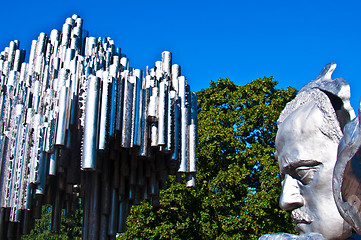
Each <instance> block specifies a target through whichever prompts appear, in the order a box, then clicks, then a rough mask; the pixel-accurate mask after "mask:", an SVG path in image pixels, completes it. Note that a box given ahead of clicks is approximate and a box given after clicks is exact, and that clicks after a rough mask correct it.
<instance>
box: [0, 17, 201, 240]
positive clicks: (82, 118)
mask: <svg viewBox="0 0 361 240" xmlns="http://www.w3.org/2000/svg"><path fill="white" fill-rule="evenodd" d="M82 25H83V20H82V19H81V18H79V17H78V16H76V15H73V16H72V17H71V18H68V19H66V22H65V24H64V25H63V28H62V31H58V30H53V31H51V34H50V35H49V36H48V35H46V34H45V33H41V34H40V35H39V37H38V39H37V40H33V42H32V46H31V51H30V56H29V61H28V63H26V62H25V50H22V49H19V41H12V42H11V43H10V45H9V47H7V48H5V50H4V51H3V52H1V54H0V84H1V96H0V109H1V111H0V174H1V175H0V205H1V208H0V238H1V239H3V238H4V239H12V238H15V239H16V238H17V237H18V236H19V234H26V233H28V232H29V231H30V229H31V227H32V225H33V223H34V218H38V217H40V213H41V207H42V205H44V204H46V203H49V204H51V205H52V222H51V228H52V229H53V230H58V229H59V226H60V216H61V212H62V209H65V210H66V212H71V211H72V210H74V209H73V208H74V205H75V204H74V203H76V202H79V199H81V203H82V205H83V211H84V215H83V239H115V235H116V233H119V232H122V231H124V227H125V219H126V216H127V215H128V213H129V209H130V206H131V205H132V204H139V203H140V202H141V200H143V199H148V200H150V201H151V202H152V204H153V205H158V204H159V189H161V188H164V187H165V186H166V180H167V178H168V175H176V174H177V175H178V176H179V175H185V176H186V178H187V183H186V184H187V186H188V187H193V186H195V171H196V153H195V149H196V143H197V96H196V94H195V93H194V92H191V91H190V87H189V85H188V84H187V81H186V78H185V77H184V76H181V73H180V72H181V71H180V66H179V65H176V64H173V65H172V54H171V53H170V52H163V53H162V60H161V61H157V62H156V63H155V67H154V68H151V69H149V68H148V67H147V68H146V70H145V71H144V72H143V71H141V70H139V69H133V68H131V67H130V66H129V60H128V58H126V56H125V55H124V54H122V53H121V49H120V48H118V47H116V46H115V45H114V42H113V40H111V39H110V38H103V39H101V38H94V37H88V32H87V31H86V30H83V28H82Z"/></svg>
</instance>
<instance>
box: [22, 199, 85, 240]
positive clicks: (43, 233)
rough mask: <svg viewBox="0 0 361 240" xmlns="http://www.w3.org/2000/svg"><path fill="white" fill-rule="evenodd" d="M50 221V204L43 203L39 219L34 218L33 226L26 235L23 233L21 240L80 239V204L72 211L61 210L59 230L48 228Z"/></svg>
mask: <svg viewBox="0 0 361 240" xmlns="http://www.w3.org/2000/svg"><path fill="white" fill-rule="evenodd" d="M50 223H51V205H44V206H43V208H42V215H41V218H40V219H37V220H35V226H34V228H33V229H32V230H31V232H30V233H29V234H28V235H23V236H22V237H21V239H22V240H32V239H37V240H39V239H44V240H45V239H46V240H49V239H51V240H63V239H64V240H65V239H74V240H75V239H78V240H80V239H81V233H82V208H81V207H80V204H79V205H78V206H77V208H76V209H75V211H74V212H73V213H69V214H65V212H64V211H63V212H62V215H61V224H60V231H59V232H55V231H51V230H50Z"/></svg>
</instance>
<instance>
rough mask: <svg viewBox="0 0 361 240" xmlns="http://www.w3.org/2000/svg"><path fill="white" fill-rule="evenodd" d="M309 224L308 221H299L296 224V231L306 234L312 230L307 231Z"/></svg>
mask: <svg viewBox="0 0 361 240" xmlns="http://www.w3.org/2000/svg"><path fill="white" fill-rule="evenodd" d="M308 226H309V224H308V223H298V224H297V225H296V231H297V232H299V233H300V234H305V233H308V232H310V231H307V228H309V227H308Z"/></svg>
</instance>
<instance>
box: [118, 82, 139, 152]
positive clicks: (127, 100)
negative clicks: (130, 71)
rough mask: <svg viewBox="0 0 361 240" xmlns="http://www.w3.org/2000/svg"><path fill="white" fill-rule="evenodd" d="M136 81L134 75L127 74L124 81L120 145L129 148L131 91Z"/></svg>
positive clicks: (131, 108)
mask: <svg viewBox="0 0 361 240" xmlns="http://www.w3.org/2000/svg"><path fill="white" fill-rule="evenodd" d="M135 82H136V77H135V76H128V78H127V79H126V80H125V81H124V104H123V119H122V120H123V123H122V135H121V147H123V148H129V147H130V146H131V131H132V115H133V112H132V110H133V107H132V105H133V91H134V85H135Z"/></svg>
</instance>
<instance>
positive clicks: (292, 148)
mask: <svg viewBox="0 0 361 240" xmlns="http://www.w3.org/2000/svg"><path fill="white" fill-rule="evenodd" d="M327 67H328V69H329V70H328V71H327V70H326V71H325V69H324V71H322V72H321V74H320V76H321V77H320V76H319V77H318V78H316V79H315V80H314V81H312V82H311V83H310V84H308V85H306V86H305V87H304V88H302V89H301V90H300V92H299V93H298V95H297V96H296V98H295V99H294V100H293V101H291V102H290V103H288V104H287V106H286V108H285V109H284V111H283V112H282V113H281V115H280V118H279V120H278V127H279V130H278V132H277V136H276V148H277V153H276V157H277V159H278V163H279V167H280V173H281V176H282V177H283V182H282V195H281V197H280V207H281V208H282V209H284V210H289V211H292V213H291V217H292V219H293V221H294V222H295V224H296V230H297V231H298V232H300V233H301V234H304V233H310V232H317V233H320V234H322V235H323V236H324V237H325V238H327V239H346V238H347V237H349V236H350V235H351V227H350V226H349V225H348V224H347V223H346V222H345V221H344V219H343V218H342V217H341V215H340V214H339V212H338V210H337V207H336V204H335V201H334V199H333V194H332V174H333V169H334V166H335V163H336V159H337V147H338V144H339V141H340V139H341V138H342V135H343V134H342V131H341V129H342V127H343V124H345V123H346V122H347V121H348V120H347V119H349V118H350V116H352V113H353V110H352V109H350V107H349V106H348V105H349V103H343V98H341V97H339V95H340V94H339V95H337V92H336V94H334V92H335V91H334V92H332V89H331V90H330V89H327V88H325V87H322V84H324V83H325V82H328V83H330V80H331V73H332V71H333V69H334V67H333V68H330V66H329V65H327V66H326V67H325V68H327ZM330 69H331V70H330ZM330 71H331V73H330ZM341 80H343V79H341ZM317 81H318V83H317ZM331 81H332V80H331ZM334 81H337V79H336V80H334ZM338 81H340V80H338ZM343 81H344V80H343ZM320 86H321V87H320ZM339 89H340V88H339ZM328 90H329V91H328ZM343 91H344V89H343ZM347 104H348V105H347ZM345 107H346V108H345ZM347 108H348V109H347ZM351 110H352V111H351ZM340 119H341V120H340Z"/></svg>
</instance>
